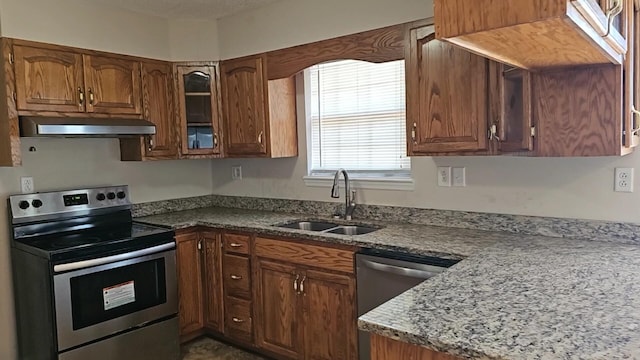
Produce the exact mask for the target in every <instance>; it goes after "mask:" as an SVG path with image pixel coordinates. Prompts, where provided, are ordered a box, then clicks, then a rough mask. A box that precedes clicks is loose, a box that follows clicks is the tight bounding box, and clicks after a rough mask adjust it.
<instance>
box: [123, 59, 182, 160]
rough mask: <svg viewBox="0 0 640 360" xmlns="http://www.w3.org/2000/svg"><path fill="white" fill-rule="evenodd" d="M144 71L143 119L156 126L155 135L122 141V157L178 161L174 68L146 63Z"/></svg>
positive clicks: (142, 67) (164, 63)
mask: <svg viewBox="0 0 640 360" xmlns="http://www.w3.org/2000/svg"><path fill="white" fill-rule="evenodd" d="M141 70H142V109H143V116H144V118H145V119H146V120H148V121H150V122H152V123H154V124H155V125H156V133H155V134H154V135H148V136H144V137H141V138H123V139H120V158H121V159H122V160H123V161H127V160H129V161H141V160H164V159H178V158H179V156H180V150H179V145H178V135H177V133H178V129H177V127H176V117H175V112H174V109H175V107H174V91H173V87H174V82H173V65H172V64H171V63H169V62H151V61H147V62H143V63H142V65H141Z"/></svg>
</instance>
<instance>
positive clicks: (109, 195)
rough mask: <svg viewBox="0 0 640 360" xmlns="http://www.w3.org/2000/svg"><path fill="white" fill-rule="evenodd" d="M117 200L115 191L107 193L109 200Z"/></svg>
mask: <svg viewBox="0 0 640 360" xmlns="http://www.w3.org/2000/svg"><path fill="white" fill-rule="evenodd" d="M115 198H116V193H114V192H113V191H110V192H108V193H107V199H109V200H113V199H115Z"/></svg>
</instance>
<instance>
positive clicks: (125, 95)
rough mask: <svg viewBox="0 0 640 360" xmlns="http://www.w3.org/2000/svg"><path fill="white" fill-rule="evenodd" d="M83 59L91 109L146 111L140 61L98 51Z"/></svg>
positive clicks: (136, 112)
mask: <svg viewBox="0 0 640 360" xmlns="http://www.w3.org/2000/svg"><path fill="white" fill-rule="evenodd" d="M83 61H84V79H85V88H86V97H87V107H86V109H87V112H103V113H109V114H141V113H142V101H141V98H142V91H141V87H140V82H141V74H140V62H138V61H131V60H124V59H120V58H111V57H107V56H94V55H83ZM92 99H93V100H92Z"/></svg>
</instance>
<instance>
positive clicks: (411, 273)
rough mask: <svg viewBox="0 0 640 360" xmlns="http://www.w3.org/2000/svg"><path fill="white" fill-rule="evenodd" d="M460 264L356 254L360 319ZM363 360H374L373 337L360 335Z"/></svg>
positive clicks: (374, 252) (391, 254)
mask: <svg viewBox="0 0 640 360" xmlns="http://www.w3.org/2000/svg"><path fill="white" fill-rule="evenodd" d="M457 262H458V260H449V259H441V258H436V257H428V256H415V255H407V254H399V253H394V252H382V251H377V250H366V251H363V252H360V253H358V254H356V273H357V277H358V278H357V286H358V317H359V316H361V315H363V314H365V313H367V312H369V311H371V310H373V309H374V308H376V307H378V306H380V305H382V304H383V303H385V302H387V301H388V300H391V299H392V298H394V297H396V296H398V295H400V294H401V293H403V292H405V291H406V290H409V289H410V288H412V287H414V286H416V285H418V284H419V283H421V282H423V281H424V280H427V279H429V278H431V277H434V276H436V275H437V274H439V273H441V272H443V271H445V270H446V268H448V267H450V266H452V265H454V264H455V263H457ZM358 347H359V349H360V350H359V353H360V360H369V359H370V358H371V349H370V339H369V333H368V332H366V331H359V334H358Z"/></svg>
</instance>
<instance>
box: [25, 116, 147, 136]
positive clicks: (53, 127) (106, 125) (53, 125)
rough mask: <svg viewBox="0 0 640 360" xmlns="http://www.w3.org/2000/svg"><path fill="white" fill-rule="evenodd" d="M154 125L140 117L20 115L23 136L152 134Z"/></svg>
mask: <svg viewBox="0 0 640 360" xmlns="http://www.w3.org/2000/svg"><path fill="white" fill-rule="evenodd" d="M155 133H156V126H155V125H154V124H153V123H152V122H150V121H147V120H142V119H109V118H53V117H39V116H21V117H20V136H24V137H47V136H48V137H127V136H139V135H153V134H155Z"/></svg>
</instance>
